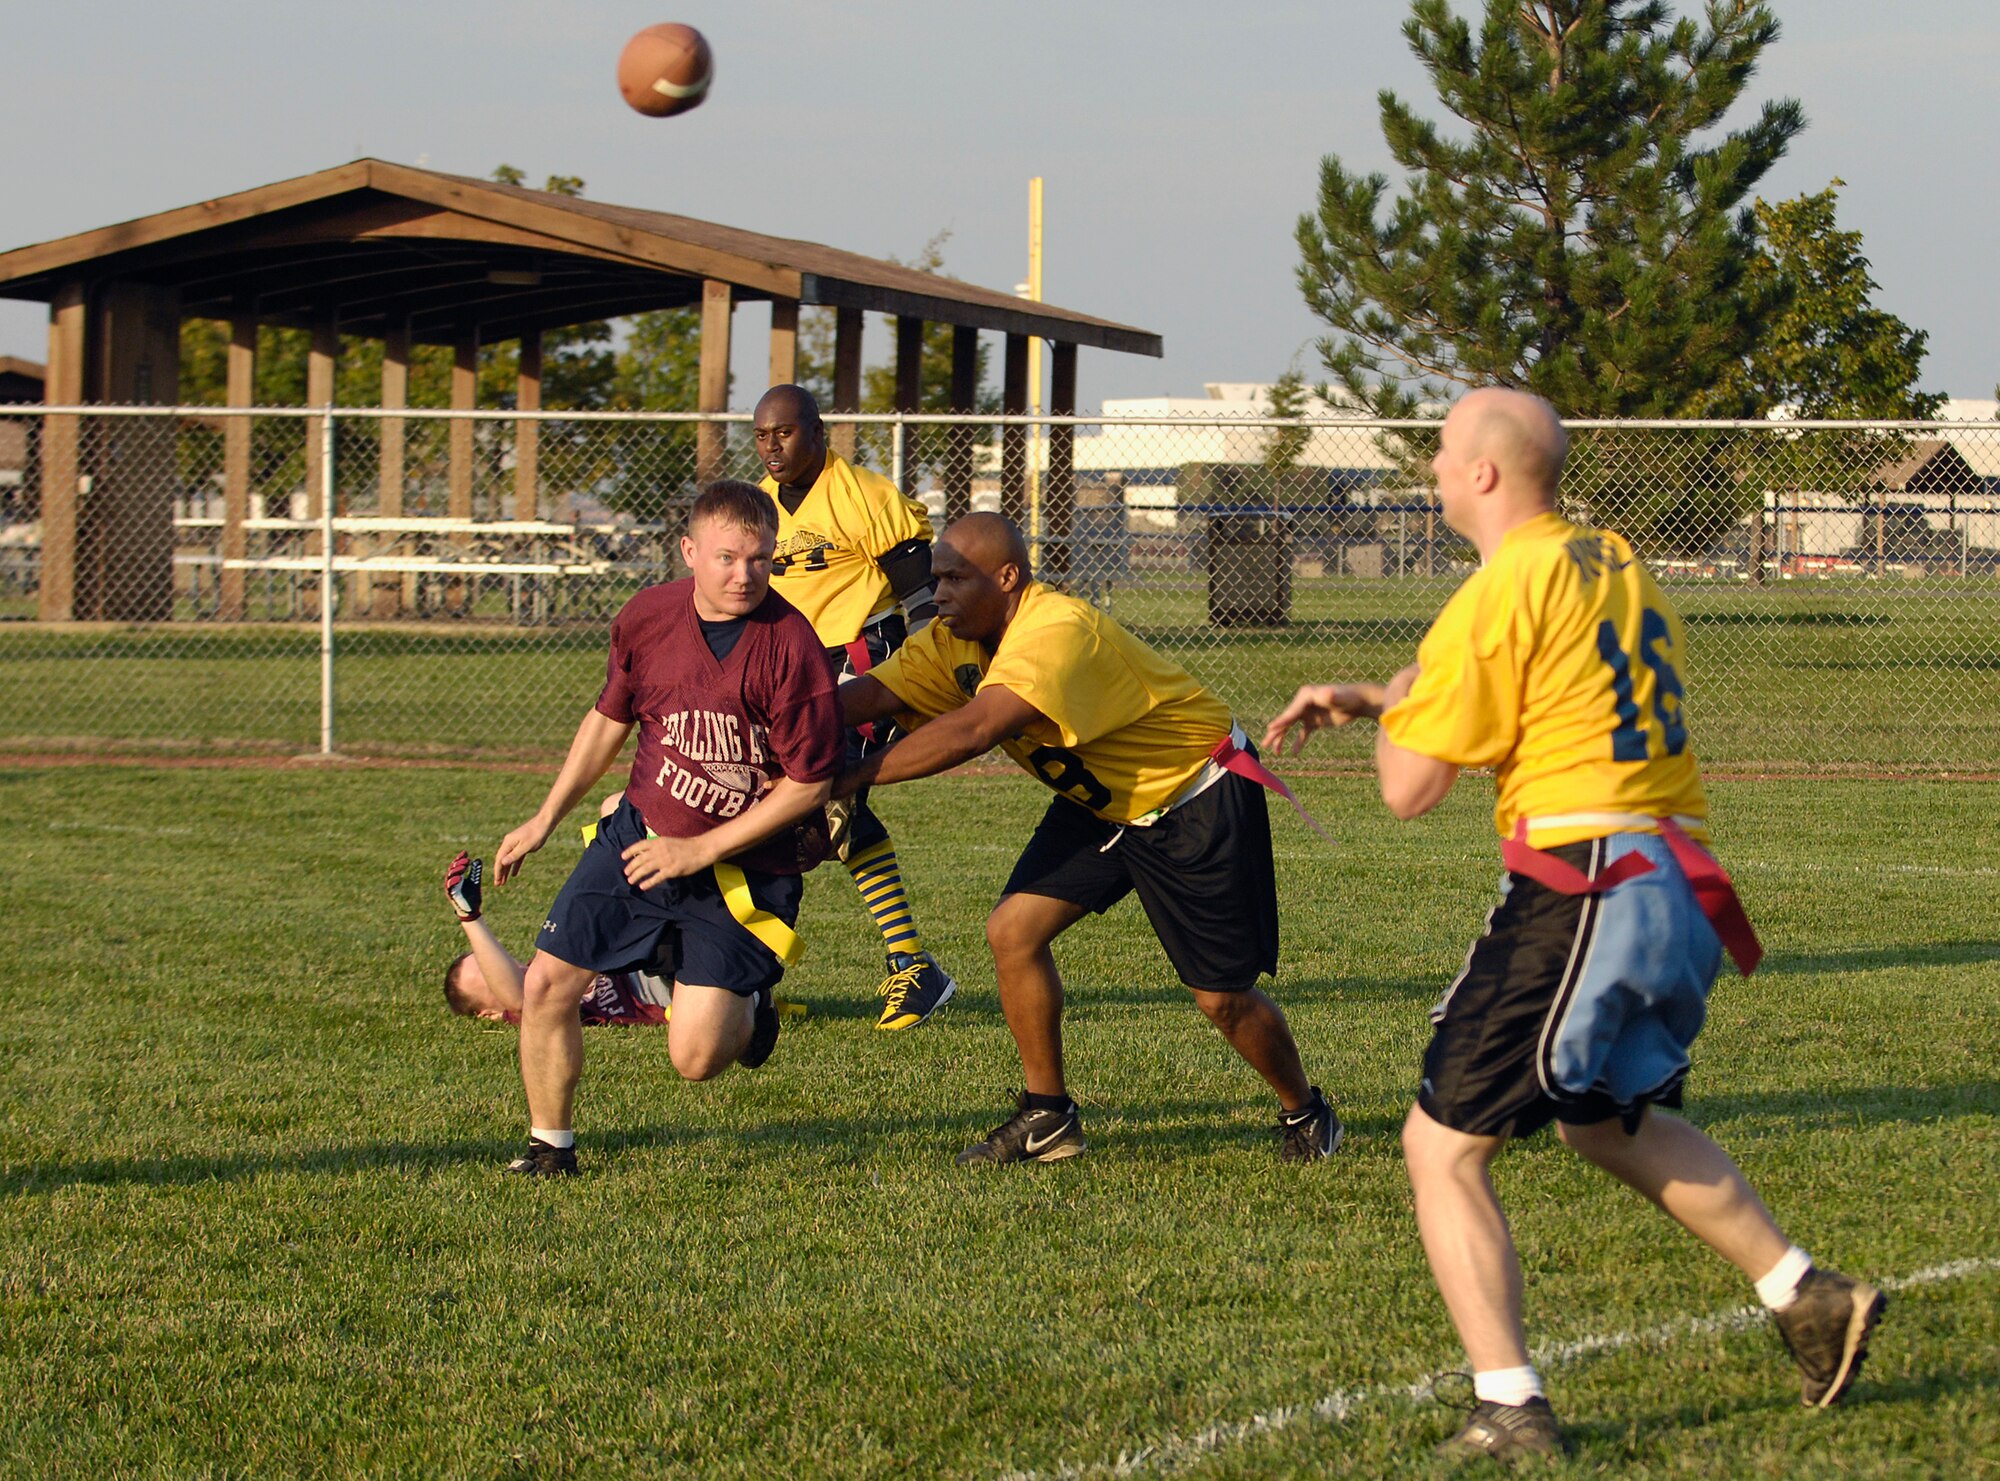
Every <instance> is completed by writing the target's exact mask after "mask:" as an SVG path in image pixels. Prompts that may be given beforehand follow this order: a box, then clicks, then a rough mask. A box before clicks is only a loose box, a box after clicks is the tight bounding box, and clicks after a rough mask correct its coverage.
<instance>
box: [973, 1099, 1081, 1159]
mask: <svg viewBox="0 0 2000 1481" xmlns="http://www.w3.org/2000/svg"><path fill="white" fill-rule="evenodd" d="M1015 1104H1016V1105H1017V1106H1018V1107H1019V1109H1018V1110H1016V1111H1015V1112H1014V1114H1013V1115H1012V1116H1009V1117H1008V1118H1007V1119H1006V1120H1005V1121H1003V1122H1002V1123H1001V1124H1000V1125H998V1126H996V1127H994V1128H993V1129H992V1130H991V1131H989V1132H987V1133H986V1140H985V1141H983V1142H974V1143H973V1144H972V1145H971V1146H969V1147H967V1148H966V1149H965V1150H964V1151H963V1152H960V1153H959V1154H958V1165H959V1166H960V1167H968V1166H970V1165H972V1164H973V1163H978V1162H996V1163H997V1162H1060V1161H1062V1160H1063V1158H1065V1157H1074V1156H1076V1154H1077V1153H1079V1152H1081V1151H1082V1150H1083V1149H1084V1146H1085V1143H1084V1140H1083V1118H1082V1116H1080V1115H1079V1114H1078V1113H1077V1109H1076V1102H1075V1101H1071V1102H1070V1103H1069V1109H1068V1110H1066V1111H1031V1110H1029V1109H1028V1097H1027V1095H1026V1093H1025V1092H1024V1093H1023V1094H1021V1095H1020V1096H1019V1097H1018V1099H1017V1100H1016V1102H1015Z"/></svg>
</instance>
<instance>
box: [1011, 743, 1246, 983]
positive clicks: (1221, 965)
mask: <svg viewBox="0 0 2000 1481" xmlns="http://www.w3.org/2000/svg"><path fill="white" fill-rule="evenodd" d="M1134 891H1137V892H1138V895H1139V904H1140V905H1141V906H1142V907H1143V908H1144V909H1145V912H1146V919H1147V921H1148V922H1150V923H1151V925H1152V927H1153V934H1154V935H1156V936H1158V937H1159V938H1160V945H1161V946H1162V947H1164V948H1165V949H1166V953H1167V960H1168V961H1170V962H1172V963H1173V964H1174V971H1175V972H1176V973H1178V974H1179V976H1180V979H1181V981H1182V983H1183V984H1185V985H1186V986H1188V987H1192V988H1197V989H1199V990H1200V991H1202V992H1248V991H1249V990H1250V989H1251V988H1253V987H1255V986H1256V985H1257V979H1258V977H1260V976H1262V975H1263V974H1264V973H1267V972H1270V973H1275V972H1276V971H1277V970H1278V881H1277V874H1276V872H1275V870H1274V869H1273V867H1272V863H1271V820H1270V815H1269V814H1268V813H1267V812H1266V811H1265V807H1264V789H1263V788H1262V787H1260V786H1258V785H1257V784H1256V783H1255V782H1253V781H1250V780H1248V779H1247V778H1244V777H1240V776H1237V775H1235V774H1234V773H1231V774H1230V775H1228V776H1225V777H1223V778H1222V780H1221V781H1219V782H1217V783H1215V785H1214V786H1212V787H1210V788H1209V789H1208V790H1207V791H1205V792H1203V793H1201V794H1199V795H1198V796H1195V797H1192V798H1190V799H1188V800H1187V801H1186V802H1184V803H1182V804H1181V805H1180V806H1179V807H1177V808H1175V809H1173V810H1172V811H1171V812H1169V813H1168V814H1167V815H1166V816H1165V817H1163V818H1161V819H1160V820H1159V821H1158V822H1157V823H1154V824H1153V825H1152V826H1151V827H1148V828H1120V827H1119V826H1118V825H1117V824H1116V823H1107V822H1105V821H1104V820H1103V819H1102V818H1100V817H1098V816H1097V814H1095V813H1093V812H1090V811H1089V810H1088V809H1086V808H1082V807H1079V806H1078V805H1077V804H1076V803H1074V802H1071V801H1070V800H1069V799H1068V798H1067V797H1057V798H1056V799H1054V800H1053V801H1052V802H1050V803H1049V810H1048V811H1047V812H1046V813H1044V814H1043V815H1042V821H1041V824H1040V825H1039V826H1038V827H1037V828H1036V829H1035V836H1034V837H1033V838H1031V839H1029V840H1028V847H1027V848H1026V849H1025V850H1024V851H1023V852H1022V854H1021V858H1020V862H1019V863H1017V864H1015V866H1014V873H1013V875H1012V877H1011V878H1009V879H1008V881H1007V888H1006V890H1005V891H1004V892H1003V893H1005V894H1008V895H1017V894H1019V895H1040V896H1043V897H1044V898H1045V899H1050V900H1062V901H1065V902H1067V903H1068V904H1071V905H1081V906H1082V907H1083V908H1084V909H1086V910H1092V911H1095V912H1097V913H1098V914H1100V915H1101V914H1103V913H1104V912H1105V911H1107V910H1109V909H1110V908H1111V907H1112V906H1114V905H1116V904H1117V903H1118V902H1119V901H1120V900H1122V899H1124V898H1125V897H1126V896H1127V895H1129V894H1131V893H1133V892H1134Z"/></svg>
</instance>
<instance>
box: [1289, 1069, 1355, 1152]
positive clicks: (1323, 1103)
mask: <svg viewBox="0 0 2000 1481" xmlns="http://www.w3.org/2000/svg"><path fill="white" fill-rule="evenodd" d="M1312 1093H1313V1098H1312V1103H1311V1104H1310V1105H1308V1106H1306V1107H1305V1108H1304V1109H1302V1110H1297V1111H1286V1112H1285V1113H1284V1114H1283V1115H1281V1116H1279V1117H1278V1160H1279V1161H1281V1162H1318V1161H1319V1160H1320V1159H1321V1158H1323V1157H1331V1156H1332V1155H1333V1154H1334V1153H1335V1152H1338V1151H1339V1150H1340V1139H1341V1138H1342V1137H1344V1136H1346V1135H1347V1129H1346V1128H1345V1127H1343V1126H1342V1125H1341V1124H1340V1117H1338V1116H1336V1115H1335V1114H1334V1113H1333V1107H1332V1106H1330V1105H1328V1104H1327V1100H1326V1095H1325V1093H1324V1092H1323V1091H1321V1090H1320V1088H1319V1087H1318V1086H1317V1085H1315V1086H1313V1088H1312Z"/></svg>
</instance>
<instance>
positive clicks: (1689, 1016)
mask: <svg viewBox="0 0 2000 1481" xmlns="http://www.w3.org/2000/svg"><path fill="white" fill-rule="evenodd" d="M1549 852H1550V853H1552V854H1554V855H1555V856H1556V857H1557V858H1559V859H1562V860H1564V861H1565V862H1567V863H1569V864H1573V865H1575V866H1576V867H1577V868H1579V869H1581V870H1583V871H1584V872H1585V873H1587V874H1596V873H1598V872H1600V871H1601V870H1603V869H1604V867H1605V866H1606V865H1608V864H1610V863H1612V862H1613V861H1615V860H1616V859H1619V858H1621V857H1623V856H1624V855H1625V854H1628V853H1641V854H1644V855H1645V856H1646V857H1647V858H1648V859H1650V860H1651V861H1652V863H1653V869H1652V872H1650V873H1647V874H1641V875H1638V876H1637V877H1635V878H1632V879H1628V880H1626V881H1625V882H1624V883H1623V884H1620V885H1617V886H1615V887H1614V888H1612V889H1610V890H1607V891H1605V892H1604V893H1603V894H1601V895H1565V894H1561V893H1559V892H1558V891H1555V890H1552V889H1550V888H1549V887H1548V886H1547V885H1544V884H1540V883H1538V882H1537V881H1535V880H1532V879H1528V878H1526V877H1525V876H1522V875H1519V874H1511V873H1510V874H1508V875H1507V876H1506V877H1505V879H1504V880H1503V882H1502V884H1501V894H1500V903H1499V904H1498V905H1496V906H1494V908H1493V912H1492V914H1491V915H1489V916H1488V917H1487V920H1486V933H1485V934H1484V935H1482V936H1481V937H1480V938H1479V940H1478V941H1476V942H1474V943H1473V946H1472V950H1471V952H1470V953H1469V954H1468V955H1467V957H1466V961H1465V970H1464V971H1462V972H1460V973H1459V975H1458V979H1457V980H1456V981H1455V982H1453V983H1452V985H1451V986H1450V988H1448V989H1447V990H1446V992H1445V995H1444V997H1443V999H1442V1000H1441V1001H1440V1002H1439V1003H1438V1005H1437V1007H1436V1008H1434V1009H1433V1010H1432V1011H1431V1023H1432V1025H1433V1029H1432V1033H1431V1042H1430V1047H1429V1048H1428V1049H1427V1050H1426V1051H1425V1053H1424V1078H1423V1085H1422V1088H1421V1091H1420V1093H1419V1095H1418V1097H1417V1103H1418V1104H1419V1105H1421V1106H1422V1107H1423V1108H1424V1111H1425V1113H1426V1114H1428V1115H1429V1116H1430V1118H1431V1119H1432V1120H1433V1121H1436V1122H1438V1123H1439V1124H1441V1125H1444V1126H1448V1127H1451V1128H1452V1129H1453V1130H1454V1131H1463V1132H1466V1133H1468V1134H1470V1135H1473V1136H1527V1135H1529V1134H1530V1133H1532V1132H1535V1131H1538V1130H1540V1129H1541V1128H1542V1127H1543V1126H1546V1125H1547V1124H1548V1123H1549V1122H1550V1121H1566V1122H1568V1123H1570V1124H1571V1125H1575V1126H1587V1125H1591V1124H1594V1123H1596V1122H1600V1121H1609V1120H1611V1119H1612V1118H1613V1117H1617V1118H1618V1119H1620V1120H1621V1121H1623V1122H1624V1125H1625V1128H1626V1130H1627V1131H1633V1130H1636V1129H1637V1128H1638V1125H1639V1121H1640V1118H1641V1117H1642V1116H1643V1114H1644V1112H1645V1108H1646V1106H1648V1105H1660V1106H1668V1107H1674V1106H1678V1105H1680V1103H1681V1086H1682V1082H1683V1081H1684V1080H1685V1079H1686V1077H1687V1072H1688V1050H1689V1049H1690V1048H1691V1047H1692V1046H1693V1044H1694V1041H1695V1036H1696V1035H1697V1034H1699V1033H1700V1032H1701V1025H1702V1020H1703V1018H1704V1017H1705V1016H1706V1014H1707V1009H1708V992H1709V988H1710V986H1711V985H1712V984H1713V983H1714V981H1715V974H1716V969H1717V968H1718V967H1719V966H1720V965H1721V961H1722V943H1721V942H1720V940H1718V939H1717V937H1716V934H1715V928H1714V927H1713V926H1711V925H1710V924H1709V923H1708V920H1707V918H1706V917H1704V916H1703V915H1702V913H1701V907H1700V905H1699V904H1697V903H1696V900H1695V897H1694V890H1693V889H1692V887H1691V886H1690V885H1689V884H1688V881H1687V876H1686V875H1684V874H1683V873H1681V869H1680V865H1678V864H1677V863H1675V862H1674V857H1673V854H1672V852H1671V851H1670V850H1669V849H1668V847H1667V843H1666V840H1665V839H1663V838H1660V837H1659V836H1658V835H1656V834H1645V833H1615V834H1612V835H1611V836H1610V837H1608V838H1599V839H1596V840H1594V841H1591V842H1585V843H1571V844H1564V845H1562V846H1560V847H1558V848H1553V849H1551V850H1549Z"/></svg>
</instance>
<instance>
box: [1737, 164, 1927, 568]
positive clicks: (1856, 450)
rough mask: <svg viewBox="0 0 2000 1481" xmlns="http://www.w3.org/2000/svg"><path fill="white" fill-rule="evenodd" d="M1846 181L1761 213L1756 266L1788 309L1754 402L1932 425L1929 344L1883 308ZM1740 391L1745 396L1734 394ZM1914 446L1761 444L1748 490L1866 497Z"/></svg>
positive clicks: (1756, 363)
mask: <svg viewBox="0 0 2000 1481" xmlns="http://www.w3.org/2000/svg"><path fill="white" fill-rule="evenodd" d="M1844 183H1845V182H1843V181H1841V180H1838V179H1836V180H1834V181H1833V182H1832V183H1831V184H1829V185H1828V186H1827V188H1826V189H1825V190H1822V191H1820V192H1819V193H1818V194H1816V195H1804V196H1800V197H1799V198H1798V199H1796V200H1790V201H1780V202H1778V203H1777V204H1776V205H1771V204H1769V203H1767V202H1765V201H1762V200H1760V201H1758V202H1757V204H1756V207H1755V210H1756V217H1757V225H1758V228H1759V231H1760V234H1761V239H1760V243H1759V246H1758V250H1757V254H1756V257H1755V258H1754V260H1753V262H1752V269H1753V271H1754V272H1755V273H1757V274H1758V275H1759V276H1760V277H1763V278H1764V279H1766V280H1767V281H1769V282H1770V283H1771V284H1772V285H1774V289H1775V291H1776V292H1777V293H1778V295H1779V296H1780V297H1781V298H1782V300H1783V302H1784V304H1785V307H1784V309H1783V310H1782V312H1780V313H1779V314H1778V316H1777V317H1776V318H1775V319H1774V320H1773V321H1772V322H1771V323H1770V325H1769V326H1767V328H1766V330H1765V333H1764V336H1763V338H1762V340H1761V341H1760V342H1759V343H1758V345H1757V347H1756V348H1755V349H1754V350H1752V351H1751V353H1750V355H1749V356H1748V357H1747V358H1746V359H1745V360H1744V361H1743V362H1742V363H1741V364H1740V365H1738V366H1737V367H1736V370H1735V379H1736V380H1737V381H1738V382H1739V383H1740V385H1741V387H1742V388H1743V393H1744V394H1747V395H1749V396H1751V397H1753V398H1755V400H1756V401H1757V403H1758V406H1759V410H1761V411H1763V412H1765V413H1767V414H1768V413H1775V412H1779V411H1781V410H1782V411H1784V412H1787V413H1789V414H1790V415H1792V416H1795V417H1798V418H1801V419H1809V420H1814V421H1821V420H1834V419H1841V418H1853V419H1857V420H1875V421H1923V420H1927V419H1929V418H1931V417H1934V416H1936V415H1937V414H1938V411H1939V409H1940V408H1941V407H1942V406H1943V404H1944V399H1945V398H1944V397H1943V396H1941V395H1936V394H1932V393H1928V392H1924V391H1919V390H1918V389H1917V376H1918V373H1919V371H1920V370H1921V369H1922V366H1923V359H1924V348H1925V343H1926V341H1927V339H1928V336H1927V335H1926V334H1925V333H1924V332H1923V331H1922V330H1913V329H1911V328H1910V327H1909V325H1907V324H1905V323H1904V322H1903V321H1902V320H1901V319H1899V318H1897V317H1896V316H1895V315H1894V314H1891V313H1889V312H1887V311H1886V310H1884V309H1880V308H1877V307H1876V306H1875V302H1874V293H1875V289H1876V287H1877V286H1878V285H1877V284H1876V282H1875V280H1874V278H1873V277H1872V276H1870V274H1869V271H1868V259H1867V258H1866V257H1865V256H1863V255H1862V250H1861V246H1862V244H1861V233H1860V232H1858V231H1842V230H1841V229H1840V227H1839V225H1838V223H1837V220H1836V212H1837V209H1838V205H1839V191H1840V187H1841V185H1842V184H1844ZM1731 394H1735V392H1734V390H1733V389H1732V392H1731ZM1908 446H1909V444H1908V439H1907V438H1904V437H1900V436H1897V435H1895V434H1892V433H1882V432H1869V431H1844V430H1815V431H1808V432H1801V433H1798V434H1796V435H1793V436H1788V437H1783V438H1772V437H1762V436H1759V437H1754V438H1750V439H1746V441H1745V442H1744V444H1743V447H1742V453H1741V457H1740V460H1739V462H1740V466H1741V469H1742V474H1743V485H1744V487H1745V488H1747V489H1751V490H1755V491H1757V492H1758V493H1759V495H1760V496H1761V493H1762V491H1765V490H1770V491H1773V492H1775V493H1776V494H1777V495H1778V497H1779V499H1780V500H1782V499H1784V498H1785V497H1786V496H1787V495H1791V494H1796V493H1798V492H1801V491H1810V492H1813V493H1820V494H1844V495H1848V496H1852V497H1866V496H1867V495H1866V492H1865V491H1867V490H1869V489H1870V488H1871V487H1872V485H1873V480H1874V477H1875V473H1876V470H1877V469H1879V468H1880V467H1881V466H1882V464H1884V463H1885V462H1890V461H1892V460H1894V459H1897V458H1900V457H1903V456H1905V454H1906V453H1907V451H1908ZM1750 536H1751V538H1750V542H1749V559H1750V563H1751V566H1752V572H1751V575H1752V579H1753V580H1762V577H1763V544H1764V531H1763V529H1762V521H1761V520H1760V521H1756V522H1754V527H1753V528H1752V530H1751V531H1750Z"/></svg>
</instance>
